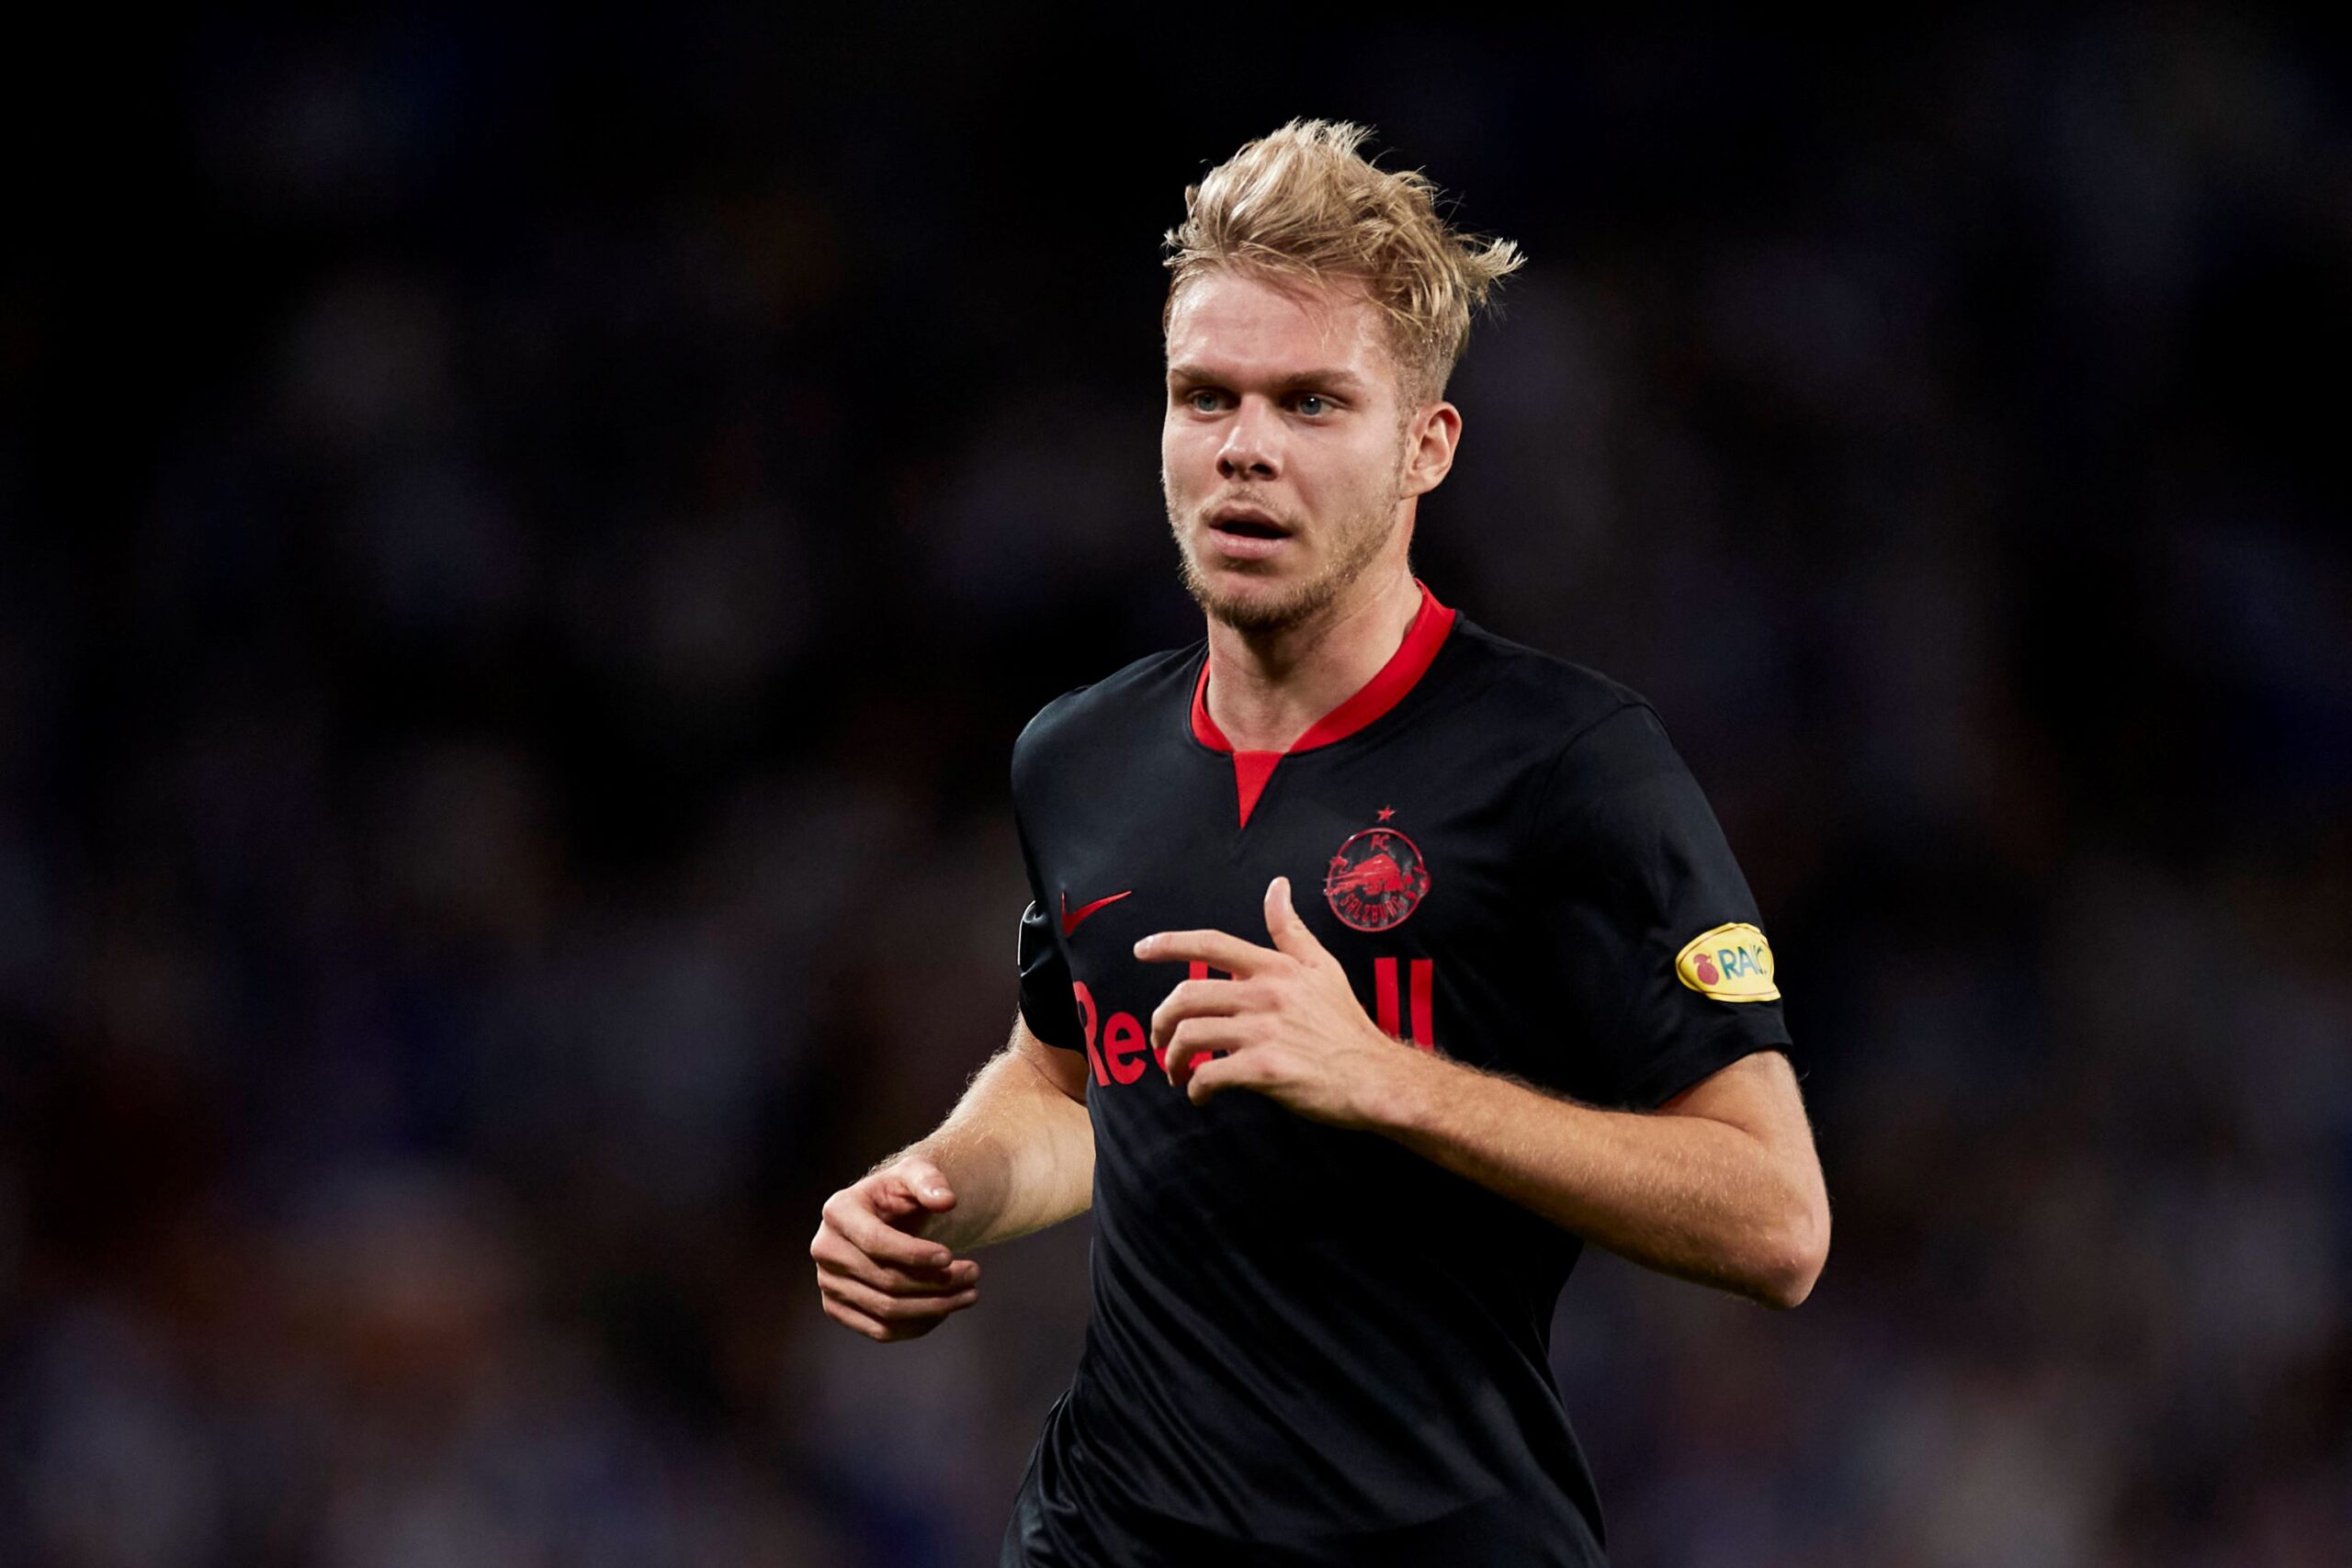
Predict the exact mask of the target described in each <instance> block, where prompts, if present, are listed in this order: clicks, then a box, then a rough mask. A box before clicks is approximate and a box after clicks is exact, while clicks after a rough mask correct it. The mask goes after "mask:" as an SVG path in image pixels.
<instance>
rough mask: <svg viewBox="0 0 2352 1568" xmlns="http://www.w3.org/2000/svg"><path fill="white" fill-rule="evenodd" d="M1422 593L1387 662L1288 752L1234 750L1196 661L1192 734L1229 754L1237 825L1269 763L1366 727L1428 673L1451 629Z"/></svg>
mask: <svg viewBox="0 0 2352 1568" xmlns="http://www.w3.org/2000/svg"><path fill="white" fill-rule="evenodd" d="M1414 586H1416V587H1418V588H1419V590H1420V591H1421V607H1420V609H1419V610H1418V611H1416V612H1415V613H1414V615H1413V624H1412V625H1411V626H1408V627H1406V628H1405V640H1404V641H1403V642H1401V643H1399V644H1397V651H1396V652H1394V653H1392V654H1390V655H1389V656H1388V662H1387V663H1385V664H1383V665H1382V666H1381V667H1380V669H1379V670H1378V671H1376V672H1374V675H1373V677H1372V679H1371V680H1369V681H1366V682H1364V683H1363V685H1362V686H1361V687H1359V688H1358V689H1357V691H1356V694H1355V695H1353V696H1351V697H1350V698H1348V699H1347V701H1345V702H1343V703H1341V704H1340V705H1339V706H1338V707H1335V708H1333V709H1332V710H1331V711H1330V712H1329V713H1327V714H1325V715H1324V716H1322V717H1321V718H1318V719H1317V720H1316V721H1315V722H1314V723H1313V724H1310V725H1308V726H1307V727H1306V734H1304V735H1301V736H1300V737H1299V738H1298V739H1296V740H1294V741H1292V742H1291V744H1290V750H1287V751H1235V750H1233V742H1232V741H1230V740H1227V739H1226V738H1225V731H1223V730H1221V729H1219V728H1217V727H1216V720H1215V719H1214V718H1211V717H1210V716H1209V660H1207V659H1205V658H1204V659H1203V660H1201V673H1200V677H1199V679H1197V680H1195V681H1194V682H1193V739H1196V740H1198V741H1199V742H1200V743H1201V744H1202V745H1204V746H1206V747H1208V748H1209V749H1210V750H1215V751H1226V752H1230V753H1231V754H1232V757H1233V787H1234V793H1235V795H1237V796H1238V799H1239V801H1240V805H1241V825H1242V826H1243V827H1245V828H1246V827H1248V826H1249V825H1250V811H1251V810H1252V809H1253V808H1254V807H1256V806H1257V804H1258V797H1259V796H1260V795H1263V794H1264V793H1265V792H1266V784H1267V782H1268V781H1269V780H1271V779H1272V777H1273V776H1274V765H1275V764H1276V763H1278V762H1280V761H1282V760H1283V758H1284V757H1287V756H1289V755H1290V754H1291V752H1294V751H1312V750H1315V748H1317V746H1329V745H1330V744H1331V742H1333V741H1334V740H1344V739H1347V738H1348V737H1349V736H1351V735H1353V734H1354V733H1355V732H1356V731H1357V730H1359V729H1362V728H1363V727H1364V726H1365V725H1367V724H1370V723H1371V722H1372V721H1373V720H1374V719H1376V718H1378V717H1379V716H1381V715H1383V714H1385V713H1386V712H1387V711H1388V710H1389V709H1390V708H1393V707H1395V706H1396V705H1397V704H1398V703H1400V702H1403V701H1404V700H1405V694H1406V693H1408V692H1409V691H1411V690H1412V689H1413V688H1414V687H1415V686H1416V685H1418V684H1419V682H1420V679H1421V677H1422V676H1423V675H1425V674H1427V673H1429V668H1430V662H1431V661H1432V660H1435V659H1436V658H1437V650H1438V649H1441V648H1442V647H1444V646H1445V637H1446V634H1447V633H1448V632H1451V631H1452V630H1453V611H1452V610H1449V609H1447V608H1446V607H1445V606H1444V605H1442V604H1439V603H1438V602H1437V595H1436V594H1434V593H1432V592H1430V588H1429V584H1428V583H1426V582H1422V581H1419V579H1418V578H1417V579H1415V580H1414Z"/></svg>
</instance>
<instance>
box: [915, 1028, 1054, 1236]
mask: <svg viewBox="0 0 2352 1568" xmlns="http://www.w3.org/2000/svg"><path fill="white" fill-rule="evenodd" d="M909 1154H920V1155H922V1156H924V1157H925V1158H927V1159H929V1160H931V1161H932V1163H933V1164H934V1165H936V1166H938V1167H939V1170H940V1174H941V1175H943V1176H944V1177H945V1178H946V1179H947V1184H948V1186H949V1187H950V1188H951V1189H952V1190H954V1192H955V1194H956V1206H955V1207H954V1208H952V1209H950V1210H948V1211H947V1212H946V1213H941V1214H934V1215H933V1216H932V1217H931V1218H930V1219H929V1220H928V1221H926V1222H925V1223H924V1224H923V1226H922V1235H924V1236H926V1237H928V1238H929V1239H931V1240H933V1241H937V1242H939V1243H941V1244H942V1245H944V1246H945V1247H948V1248H949V1249H950V1250H951V1251H955V1252H959V1253H960V1252H967V1251H970V1250H972V1249H973V1248H975V1247H989V1246H992V1245H994V1244H995V1243H997V1242H1001V1241H1011V1240H1012V1239H1013V1238H1014V1237H1015V1236H1023V1235H1028V1234H1029V1233H1030V1232H1032V1231H1038V1230H1043V1229H1045V1228H1046V1226H1048V1225H1054V1224H1060V1223H1061V1222H1062V1221H1064V1220H1067V1219H1069V1218H1071V1217H1072V1216H1074V1215H1077V1214H1081V1213H1085V1212H1086V1210H1087V1209H1088V1207H1089V1206H1090V1205H1091V1203H1092V1202H1093V1196H1094V1128H1093V1123H1092V1122H1091V1120H1090V1119H1089V1117H1088V1115H1087V1111H1086V1107H1085V1105H1084V1104H1082V1103H1081V1102H1080V1101H1078V1100H1072V1099H1071V1098H1070V1097H1069V1095H1068V1094H1066V1093H1065V1092H1063V1090H1062V1089H1059V1088H1058V1087H1057V1086H1056V1085H1055V1084H1054V1083H1052V1082H1051V1081H1049V1080H1048V1079H1047V1078H1046V1076H1045V1074H1044V1073H1043V1072H1042V1071H1041V1070H1040V1069H1039V1068H1038V1067H1037V1066H1035V1064H1033V1063H1032V1062H1030V1061H1029V1060H1028V1058H1027V1057H1026V1056H1024V1055H1023V1054H1022V1051H1021V1050H1020V1048H1019V1047H1018V1046H1007V1047H1006V1048H1005V1049H1004V1050H1002V1051H1000V1052H999V1053H997V1055H995V1056H993V1057H991V1058H990V1059H989V1062H988V1064H987V1065H986V1066H983V1067H982V1068H981V1069H980V1070H979V1072H978V1074H976V1075H975V1076H974V1077H973V1078H972V1082H971V1086H970V1087H969V1088H968V1089H966V1090H965V1091H964V1097H963V1099H962V1100H958V1101H957V1102H956V1109H955V1110H954V1111H950V1112H949V1113H948V1115H947V1119H946V1120H945V1121H944V1122H941V1123H940V1124H939V1127H938V1129H937V1130H936V1131H934V1132H933V1133H932V1134H930V1136H928V1137H926V1138H924V1139H922V1141H921V1142H920V1143H918V1144H915V1145H912V1146H911V1147H910V1148H908V1149H904V1150H901V1151H900V1152H899V1154H897V1155H893V1156H890V1157H891V1159H893V1160H895V1159H899V1158H901V1157H903V1156H905V1155H909ZM884 1163H885V1164H888V1163H889V1162H888V1161H885V1162H884Z"/></svg>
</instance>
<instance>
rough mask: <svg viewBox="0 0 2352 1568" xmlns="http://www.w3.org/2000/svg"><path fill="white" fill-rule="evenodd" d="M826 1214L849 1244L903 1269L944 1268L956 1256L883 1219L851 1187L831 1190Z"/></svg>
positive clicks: (869, 1256)
mask: <svg viewBox="0 0 2352 1568" xmlns="http://www.w3.org/2000/svg"><path fill="white" fill-rule="evenodd" d="M825 1218H827V1219H829V1220H831V1222H832V1223H833V1228H834V1229H835V1230H837V1231H839V1232H841V1233H842V1237H843V1238H844V1239H846V1240H847V1241H848V1242H849V1244H850V1245H851V1246H852V1247H855V1248H857V1249H858V1250H859V1251H860V1252H863V1253H864V1254H865V1256H867V1257H868V1258H878V1259H879V1260H881V1261H882V1262H884V1263H895V1264H897V1265H899V1267H900V1268H902V1269H944V1268H946V1267H947V1265H948V1264H949V1263H950V1262H951V1261H952V1260H953V1259H954V1258H955V1256H956V1255H955V1254H954V1253H952V1252H950V1251H948V1250H947V1249H946V1248H945V1247H942V1246H940V1245H939V1243H937V1242H935V1241H925V1240H923V1238H922V1237H921V1236H918V1235H908V1234H907V1233H906V1232H905V1231H902V1230H899V1229H897V1228H895V1227H894V1226H892V1225H889V1224H886V1223H884V1221H883V1220H882V1218H881V1216H880V1215H878V1214H876V1213H875V1212H874V1211H873V1210H872V1209H869V1208H867V1207H866V1206H865V1203H863V1202H861V1201H858V1200H857V1198H856V1196H855V1190H854V1189H852V1190H851V1191H850V1192H846V1193H836V1194H834V1196H833V1199H832V1201H831V1202H828V1203H827V1204H826V1205H825Z"/></svg>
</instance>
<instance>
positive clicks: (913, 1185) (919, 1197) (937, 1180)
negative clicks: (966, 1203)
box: [896, 1156, 956, 1214]
mask: <svg viewBox="0 0 2352 1568" xmlns="http://www.w3.org/2000/svg"><path fill="white" fill-rule="evenodd" d="M896 1171H897V1175H898V1177H899V1180H901V1181H903V1182H905V1183H906V1184H907V1190H908V1191H910V1192H911V1193H913V1194H914V1197H915V1201H917V1202H919V1203H921V1204H922V1206H923V1207H924V1208H926V1209H929V1210H930V1211H931V1212H932V1213H934V1214H936V1213H944V1212H945V1211H947V1210H949V1209H952V1208H954V1207H955V1206H956V1190H955V1189H954V1188H952V1187H950V1186H948V1185H947V1178H946V1177H945V1176H944V1175H942V1174H941V1172H940V1169H939V1168H938V1167H937V1166H935V1165H933V1164H932V1163H931V1161H929V1160H927V1159H924V1158H922V1157H921V1156H915V1157H913V1158H910V1159H902V1160H900V1161H899V1164H898V1166H897V1168H896Z"/></svg>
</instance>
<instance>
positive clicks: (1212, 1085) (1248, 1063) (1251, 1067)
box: [1184, 1051, 1274, 1105]
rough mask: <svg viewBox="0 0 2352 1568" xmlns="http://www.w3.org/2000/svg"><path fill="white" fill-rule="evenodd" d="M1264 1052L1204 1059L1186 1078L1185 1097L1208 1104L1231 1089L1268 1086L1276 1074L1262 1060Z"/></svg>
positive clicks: (1248, 1052)
mask: <svg viewBox="0 0 2352 1568" xmlns="http://www.w3.org/2000/svg"><path fill="white" fill-rule="evenodd" d="M1263 1055H1264V1053H1263V1052H1259V1051H1244V1052H1241V1053H1239V1054H1238V1055H1231V1056H1217V1057H1214V1058H1212V1059H1211V1060H1209V1061H1205V1062H1203V1063H1202V1064H1201V1065H1200V1066H1198V1067H1197V1068H1195V1069H1194V1070H1193V1076H1192V1077H1191V1078H1189V1079H1188V1080H1186V1082H1185V1084H1184V1098H1185V1099H1187V1100H1191V1101H1192V1102H1193V1104H1195V1105H1206V1104H1207V1103H1208V1102H1209V1101H1210V1100H1213V1099H1215V1098H1216V1096H1217V1095H1218V1094H1219V1093H1220V1092H1222V1091H1223V1090H1226V1089H1264V1088H1265V1087H1266V1086H1267V1085H1269V1084H1271V1083H1272V1082H1273V1081H1274V1075H1273V1074H1272V1072H1270V1071H1269V1070H1268V1068H1267V1064H1266V1063H1265V1062H1263V1061H1261V1059H1260V1058H1261V1057H1262V1056H1263Z"/></svg>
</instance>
